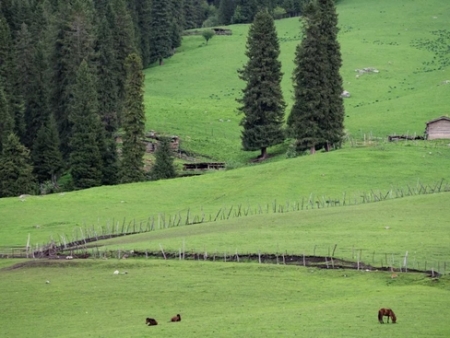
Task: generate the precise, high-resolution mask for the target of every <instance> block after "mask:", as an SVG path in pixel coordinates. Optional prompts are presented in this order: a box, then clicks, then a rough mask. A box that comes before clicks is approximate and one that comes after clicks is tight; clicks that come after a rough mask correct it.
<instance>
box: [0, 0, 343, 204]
mask: <svg viewBox="0 0 450 338" xmlns="http://www.w3.org/2000/svg"><path fill="white" fill-rule="evenodd" d="M309 2H310V0H2V1H1V2H0V197H5V196H17V195H20V194H36V193H49V192H53V191H55V190H57V189H58V184H61V182H63V184H64V189H65V190H73V189H85V188H90V187H95V186H100V185H114V184H118V183H126V182H135V181H142V180H145V179H149V177H150V178H151V177H154V178H155V179H158V178H165V177H173V175H174V174H173V171H172V169H171V168H170V166H171V165H172V164H171V159H170V158H167V157H165V155H164V154H159V155H158V158H157V160H158V159H159V161H160V165H158V166H157V167H156V168H155V170H154V171H153V172H152V173H151V175H146V174H145V173H144V171H143V162H142V156H143V154H144V148H143V145H142V142H141V138H142V136H143V133H144V131H145V130H144V128H145V113H144V112H145V107H144V105H143V83H144V81H143V79H144V78H143V69H145V68H147V67H149V66H150V65H153V64H156V65H158V64H159V65H163V64H164V59H166V58H168V57H170V56H171V55H172V54H173V53H174V52H175V50H176V48H177V47H179V46H180V45H181V41H182V33H183V31H184V30H186V29H191V28H198V27H209V26H213V25H219V24H221V25H227V24H232V23H249V22H253V20H254V19H255V16H256V15H257V13H259V12H261V11H263V12H264V13H265V14H264V16H263V18H262V19H261V18H260V19H259V20H260V21H261V20H262V21H261V25H262V26H261V27H263V26H264V27H265V28H263V30H264V29H269V30H268V32H271V31H272V30H273V29H274V26H273V22H272V20H273V18H275V17H277V16H280V17H283V16H291V15H299V14H300V12H301V11H302V10H303V8H304V7H305V6H306V4H308V3H309ZM319 2H320V3H321V2H332V3H334V0H319ZM328 19H329V20H331V24H330V25H331V26H330V25H329V26H327V25H323V27H321V28H320V29H323V30H327V29H328V31H329V33H327V34H331V35H332V34H335V32H334V31H333V29H334V28H333V25H334V24H335V17H333V16H332V15H331V16H329V17H328ZM333 20H334V21H333ZM271 22H272V23H271ZM267 25H268V26H267ZM268 42H269V44H270V46H269V47H270V48H274V49H276V50H274V51H273V53H272V52H271V53H269V55H270V57H273V58H274V59H273V62H272V64H271V66H270V67H272V68H273V69H274V70H275V73H274V74H273V76H272V77H271V78H270V79H272V80H273V81H274V83H273V86H272V88H271V87H270V86H269V87H268V88H261V91H262V93H264V91H267V90H269V91H272V90H275V92H276V93H275V96H274V98H273V102H272V103H271V104H272V105H273V107H274V111H270V114H272V117H270V118H268V119H266V122H270V123H271V126H269V127H267V128H266V129H264V128H265V127H264V128H263V129H264V130H265V132H270V133H272V134H271V140H270V141H269V142H266V141H264V140H263V138H264V137H266V136H265V135H264V134H261V135H258V132H256V133H255V132H254V130H253V131H252V130H250V129H249V131H247V140H248V142H247V143H246V145H245V146H244V148H245V150H251V149H261V152H262V156H263V157H264V156H265V148H266V147H268V146H271V145H273V144H276V143H279V142H282V140H283V135H282V132H284V131H282V130H281V125H282V124H283V123H284V122H283V121H284V112H283V109H284V102H283V101H282V97H281V91H280V90H279V81H280V79H281V74H278V73H277V72H279V68H280V65H279V64H278V63H277V61H276V60H275V59H276V57H277V56H278V53H279V51H278V50H277V49H278V40H277V38H276V34H275V35H273V39H271V40H270V41H268ZM327 43H328V47H329V49H330V50H331V51H332V50H333V48H334V49H336V48H338V46H336V45H333V41H332V39H331V40H329V41H328V42H327ZM255 52H256V53H258V50H256V51H255ZM339 62H340V56H339V58H338V59H337V60H336V61H335V62H334V63H333V64H332V63H330V64H328V65H327V66H326V67H328V68H327V69H329V70H333V71H334V72H335V73H336V71H338V68H339V66H340V63H339ZM251 68H252V67H251V65H249V67H248V69H247V70H244V72H243V73H242V74H241V76H242V78H243V79H244V80H250V79H251V77H252V74H251V72H252V69H251ZM272 80H271V81H272ZM339 88H340V87H339V80H338V81H337V82H336V83H335V86H334V87H333V88H329V90H330V93H331V92H336V91H337V90H339ZM280 100H281V101H280ZM245 101H246V99H245V98H244V99H243V101H242V103H244V105H245V104H246V103H245ZM327 104H328V106H330V105H335V106H336V105H339V101H330V102H328V103H327ZM248 107H250V106H248ZM248 107H247V108H248ZM247 108H245V109H247ZM249 109H250V108H249ZM270 109H271V108H270ZM270 109H269V110H270ZM243 110H244V109H243ZM292 114H294V113H292ZM291 120H292V121H294V119H291ZM336 121H337V120H336ZM336 121H334V122H333V121H331V120H330V121H328V122H327V123H335V125H333V126H339V123H340V122H339V121H337V122H336ZM341 124H342V123H341ZM294 127H295V123H294V122H292V123H291V130H294V129H295V128H294ZM119 132H120V133H121V135H122V139H123V145H122V148H121V150H120V151H118V149H117V142H116V137H117V135H118V133H119ZM293 135H295V133H293ZM321 137H322V136H321ZM326 137H327V139H326V140H324V138H323V137H322V138H321V140H320V142H325V143H327V144H328V143H329V144H331V145H333V144H336V143H338V142H339V139H340V134H339V132H337V133H335V134H333V135H331V134H330V135H327V136H326ZM258 138H259V140H258ZM255 140H256V141H255ZM161 168H167V169H161ZM164 170H167V171H168V174H167V175H164V173H163V171H164Z"/></svg>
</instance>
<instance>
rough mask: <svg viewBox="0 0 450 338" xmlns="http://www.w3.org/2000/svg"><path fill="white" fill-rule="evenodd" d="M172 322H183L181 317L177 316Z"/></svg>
mask: <svg viewBox="0 0 450 338" xmlns="http://www.w3.org/2000/svg"><path fill="white" fill-rule="evenodd" d="M170 321H171V322H181V316H180V315H179V314H177V315H176V316H173V317H172V318H171V319H170Z"/></svg>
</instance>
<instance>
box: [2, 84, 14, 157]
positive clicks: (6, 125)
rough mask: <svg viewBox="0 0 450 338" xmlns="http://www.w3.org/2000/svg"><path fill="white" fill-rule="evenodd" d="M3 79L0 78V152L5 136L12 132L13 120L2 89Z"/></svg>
mask: <svg viewBox="0 0 450 338" xmlns="http://www.w3.org/2000/svg"><path fill="white" fill-rule="evenodd" d="M2 82H3V81H2V80H1V78H0V154H1V151H2V149H3V144H5V143H6V140H7V137H8V136H9V135H10V134H11V133H12V132H13V128H14V120H13V119H12V116H11V113H10V111H9V102H8V100H7V98H6V95H5V91H4V90H3V83H2Z"/></svg>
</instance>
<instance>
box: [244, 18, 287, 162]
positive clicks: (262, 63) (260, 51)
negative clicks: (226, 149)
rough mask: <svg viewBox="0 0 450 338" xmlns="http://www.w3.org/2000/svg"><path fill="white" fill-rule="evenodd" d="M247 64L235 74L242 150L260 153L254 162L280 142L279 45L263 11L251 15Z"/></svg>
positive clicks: (281, 97)
mask: <svg viewBox="0 0 450 338" xmlns="http://www.w3.org/2000/svg"><path fill="white" fill-rule="evenodd" d="M245 55H246V56H247V57H248V61H247V63H246V65H245V66H244V68H243V69H240V70H239V71H238V73H239V78H240V79H241V80H244V81H245V82H246V85H245V88H244V89H243V91H242V92H243V95H242V98H238V102H239V103H240V104H241V105H240V107H239V111H240V112H241V113H242V114H243V115H244V117H243V118H242V120H241V123H240V125H241V126H242V127H243V130H242V136H241V139H242V148H243V150H246V151H254V150H260V151H261V154H260V155H259V156H258V159H261V160H265V159H266V158H267V148H269V147H272V146H275V145H278V144H280V143H282V142H283V140H284V131H283V124H284V108H285V106H286V104H285V103H284V99H283V93H282V92H281V87H280V82H281V77H282V74H281V63H280V61H278V56H279V55H280V45H279V43H278V37H277V33H276V29H275V24H274V21H273V18H272V17H271V16H270V14H269V13H268V12H267V11H261V12H259V13H258V14H256V16H255V20H254V21H253V24H252V25H251V26H250V30H249V32H248V38H247V51H246V52H245Z"/></svg>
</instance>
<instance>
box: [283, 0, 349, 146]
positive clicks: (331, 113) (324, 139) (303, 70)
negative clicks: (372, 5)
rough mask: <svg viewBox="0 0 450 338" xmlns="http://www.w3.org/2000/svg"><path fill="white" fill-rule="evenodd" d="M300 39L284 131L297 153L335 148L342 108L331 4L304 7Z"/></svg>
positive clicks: (322, 2)
mask: <svg viewBox="0 0 450 338" xmlns="http://www.w3.org/2000/svg"><path fill="white" fill-rule="evenodd" d="M305 14H306V16H305V26H304V34H303V40H302V42H301V43H300V45H298V47H297V51H296V58H295V63H296V68H295V70H294V74H293V81H294V105H293V107H292V110H291V114H290V116H289V118H288V121H287V124H288V127H289V128H288V130H289V134H290V136H291V137H292V138H294V139H296V148H297V150H298V151H305V150H307V149H309V150H310V153H314V152H315V151H316V150H317V149H319V148H323V147H324V148H325V149H326V150H327V151H328V150H330V149H331V147H332V146H335V147H336V146H339V145H340V143H341V140H342V137H343V130H344V126H343V120H344V107H343V102H342V98H341V97H340V95H341V93H342V78H341V76H340V74H339V69H340V67H341V63H342V61H341V55H340V47H339V43H338V42H337V31H338V30H337V26H336V25H337V15H336V12H335V9H334V4H333V3H332V1H328V0H319V1H318V2H315V3H311V4H309V5H308V6H307V7H306V8H305Z"/></svg>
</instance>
